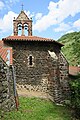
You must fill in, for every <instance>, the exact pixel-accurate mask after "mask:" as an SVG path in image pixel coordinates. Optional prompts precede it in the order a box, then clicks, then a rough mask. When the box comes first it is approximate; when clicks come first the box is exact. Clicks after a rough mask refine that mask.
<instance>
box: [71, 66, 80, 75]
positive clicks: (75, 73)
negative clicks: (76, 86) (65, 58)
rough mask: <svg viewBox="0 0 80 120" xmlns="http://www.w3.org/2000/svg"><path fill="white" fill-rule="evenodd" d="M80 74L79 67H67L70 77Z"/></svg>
mask: <svg viewBox="0 0 80 120" xmlns="http://www.w3.org/2000/svg"><path fill="white" fill-rule="evenodd" d="M79 73H80V67H77V66H69V74H70V75H77V74H79Z"/></svg>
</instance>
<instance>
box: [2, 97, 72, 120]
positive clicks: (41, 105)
mask: <svg viewBox="0 0 80 120" xmlns="http://www.w3.org/2000/svg"><path fill="white" fill-rule="evenodd" d="M19 101H20V106H19V110H18V111H16V110H14V111H12V112H7V113H6V114H5V115H4V116H3V118H2V120H71V115H70V111H69V110H68V109H67V108H66V107H63V106H57V105H55V104H54V103H52V102H51V101H48V100H43V99H39V98H25V97H20V98H19Z"/></svg>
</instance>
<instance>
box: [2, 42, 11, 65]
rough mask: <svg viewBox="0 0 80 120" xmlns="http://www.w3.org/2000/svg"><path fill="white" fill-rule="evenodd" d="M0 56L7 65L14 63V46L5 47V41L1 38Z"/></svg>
mask: <svg viewBox="0 0 80 120" xmlns="http://www.w3.org/2000/svg"><path fill="white" fill-rule="evenodd" d="M0 56H1V58H2V59H3V60H4V61H5V62H6V64H7V65H12V64H13V61H12V48H11V47H5V46H4V44H3V41H1V40H0Z"/></svg>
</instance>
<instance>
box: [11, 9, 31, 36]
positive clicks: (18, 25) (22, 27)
mask: <svg viewBox="0 0 80 120" xmlns="http://www.w3.org/2000/svg"><path fill="white" fill-rule="evenodd" d="M19 31H21V36H24V35H25V31H27V33H28V36H32V18H31V19H29V18H28V16H27V15H26V14H25V12H24V11H23V9H22V10H21V12H20V14H19V15H18V17H17V18H16V19H15V17H14V20H13V33H14V36H15V35H19V34H18V33H19Z"/></svg>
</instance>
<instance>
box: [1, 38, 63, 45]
mask: <svg viewBox="0 0 80 120" xmlns="http://www.w3.org/2000/svg"><path fill="white" fill-rule="evenodd" d="M2 40H3V41H5V40H7V41H44V42H52V43H57V44H59V45H60V46H61V47H62V46H64V45H63V44H61V43H59V42H57V41H55V40H53V39H49V38H43V37H38V36H8V37H6V38H3V39H2Z"/></svg>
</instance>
